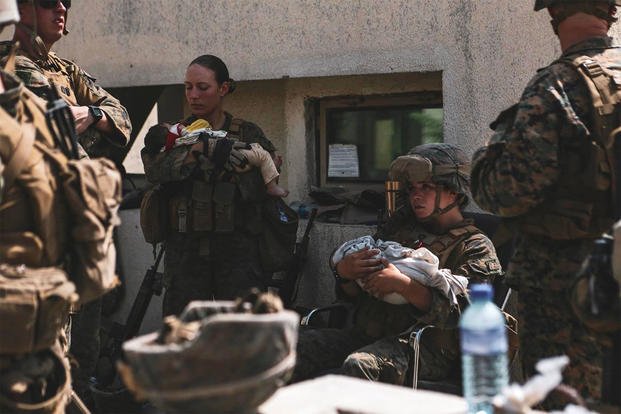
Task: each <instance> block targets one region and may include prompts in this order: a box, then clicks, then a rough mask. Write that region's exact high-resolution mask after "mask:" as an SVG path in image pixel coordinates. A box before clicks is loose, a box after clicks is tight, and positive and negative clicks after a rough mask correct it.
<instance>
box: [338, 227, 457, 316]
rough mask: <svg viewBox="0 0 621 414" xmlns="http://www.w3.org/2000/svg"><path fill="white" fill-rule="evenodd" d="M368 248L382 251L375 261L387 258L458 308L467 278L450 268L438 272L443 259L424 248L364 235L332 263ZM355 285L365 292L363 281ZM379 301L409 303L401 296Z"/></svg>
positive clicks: (342, 249)
mask: <svg viewBox="0 0 621 414" xmlns="http://www.w3.org/2000/svg"><path fill="white" fill-rule="evenodd" d="M365 247H368V248H369V249H377V250H379V253H378V255H377V256H376V258H378V259H379V258H385V259H386V260H388V261H389V262H390V263H392V264H393V265H394V266H395V267H396V268H397V269H399V271H400V272H401V273H403V274H404V275H406V276H408V277H410V278H412V279H414V280H416V281H417V282H419V283H420V284H422V285H424V286H427V287H430V288H436V289H438V290H440V291H441V292H442V294H443V295H444V296H446V297H447V298H448V299H449V301H450V302H451V304H453V305H457V296H458V295H460V294H466V289H467V287H468V279H467V278H466V277H464V276H458V275H453V274H452V273H451V271H450V270H449V269H439V264H440V260H439V259H438V257H437V256H436V255H435V254H433V253H431V251H429V250H428V249H426V248H425V247H421V248H419V249H410V248H408V247H404V246H402V245H401V244H400V243H397V242H393V241H382V240H380V239H378V240H375V239H373V237H371V236H363V237H359V238H357V239H353V240H349V241H347V242H345V243H343V244H342V245H341V246H340V247H339V248H338V249H336V251H335V252H334V254H333V255H332V262H333V263H338V262H340V261H341V260H342V259H343V257H345V256H347V255H350V254H352V253H355V252H357V251H360V250H362V249H364V248H365ZM356 282H357V283H358V285H359V286H360V287H361V288H363V289H364V283H363V280H361V279H356ZM380 299H381V300H383V301H384V302H387V303H391V304H393V305H404V304H406V303H408V302H407V301H406V299H405V298H404V297H403V296H401V295H400V294H398V293H389V294H387V295H385V296H383V297H382V298H380Z"/></svg>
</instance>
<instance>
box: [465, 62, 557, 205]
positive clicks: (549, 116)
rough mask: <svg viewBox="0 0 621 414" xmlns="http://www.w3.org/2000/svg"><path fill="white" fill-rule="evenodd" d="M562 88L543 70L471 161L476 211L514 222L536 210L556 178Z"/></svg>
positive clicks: (498, 121) (555, 78)
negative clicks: (514, 217) (477, 208)
mask: <svg viewBox="0 0 621 414" xmlns="http://www.w3.org/2000/svg"><path fill="white" fill-rule="evenodd" d="M564 86H565V85H563V82H562V81H560V79H558V77H557V76H555V74H554V73H552V72H551V71H549V70H547V71H546V70H544V71H542V72H541V73H540V74H539V75H538V76H536V77H535V78H534V79H533V80H531V82H530V83H529V85H528V86H527V87H526V89H525V90H524V93H523V95H522V97H521V99H520V102H519V103H518V105H517V107H516V108H515V113H509V114H505V116H504V119H503V118H502V117H501V118H500V119H498V120H497V122H496V123H495V124H496V125H495V126H496V128H495V132H494V134H493V136H492V137H491V139H490V141H489V143H488V145H487V146H486V147H483V148H480V149H479V150H478V151H476V152H475V154H474V157H473V161H472V172H471V179H472V195H473V197H474V199H475V200H476V202H477V203H478V204H479V206H481V207H482V208H484V209H486V210H488V211H491V212H493V213H495V214H498V215H501V216H507V217H512V216H517V215H521V214H524V213H526V212H527V211H529V210H530V209H531V208H533V207H535V206H537V205H538V204H539V203H541V201H543V198H544V196H545V194H546V192H547V191H548V190H549V189H550V188H551V187H552V186H553V185H554V184H555V183H556V181H557V179H558V176H559V164H558V140H559V133H560V132H561V129H562V128H564V127H565V126H564V125H565V122H566V121H567V119H566V114H564V108H565V107H567V105H569V102H568V101H567V98H566V97H567V94H566V91H565V90H564V89H563V88H564Z"/></svg>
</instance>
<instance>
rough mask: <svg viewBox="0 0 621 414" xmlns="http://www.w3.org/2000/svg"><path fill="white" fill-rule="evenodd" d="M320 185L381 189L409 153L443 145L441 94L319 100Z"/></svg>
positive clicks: (427, 93)
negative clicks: (394, 163)
mask: <svg viewBox="0 0 621 414" xmlns="http://www.w3.org/2000/svg"><path fill="white" fill-rule="evenodd" d="M319 123H320V125H319V129H320V131H319V135H320V143H319V163H320V182H321V185H322V186H324V185H328V186H330V185H343V186H346V187H356V186H357V185H356V184H362V185H364V186H366V187H369V184H373V183H378V184H379V183H381V182H383V181H384V180H385V179H386V174H387V172H388V168H389V167H390V163H391V162H392V160H393V159H394V158H395V157H397V156H398V155H402V154H405V153H407V152H408V150H410V149H411V148H412V147H414V146H416V145H420V144H424V143H429V142H442V136H443V135H442V125H443V111H442V95H441V92H420V93H414V94H399V95H381V96H348V97H336V98H323V99H320V101H319Z"/></svg>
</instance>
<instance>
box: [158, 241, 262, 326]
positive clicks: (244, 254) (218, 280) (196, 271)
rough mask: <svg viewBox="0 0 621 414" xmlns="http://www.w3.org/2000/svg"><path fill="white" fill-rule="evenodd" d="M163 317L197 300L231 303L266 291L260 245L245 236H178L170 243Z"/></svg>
mask: <svg viewBox="0 0 621 414" xmlns="http://www.w3.org/2000/svg"><path fill="white" fill-rule="evenodd" d="M164 287H165V289H166V292H165V294H164V303H163V309H162V311H163V315H164V316H166V315H178V314H180V313H181V311H183V309H184V308H185V306H186V305H187V304H188V303H189V302H191V301H193V300H212V299H215V300H231V299H235V298H236V297H238V296H243V295H245V294H246V293H247V291H248V290H249V289H251V288H253V287H257V288H259V289H261V290H263V289H264V288H265V278H264V277H263V273H262V269H261V262H260V258H259V245H258V241H257V239H256V238H254V237H251V236H249V235H246V234H243V233H230V234H229V233H227V234H213V233H212V234H209V235H204V234H202V235H199V234H188V233H174V234H173V235H172V236H171V237H169V239H168V240H167V241H166V255H165V258H164Z"/></svg>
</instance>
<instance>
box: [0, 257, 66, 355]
mask: <svg viewBox="0 0 621 414" xmlns="http://www.w3.org/2000/svg"><path fill="white" fill-rule="evenodd" d="M0 297H1V298H2V300H1V301H0V321H2V335H0V354H5V355H6V354H9V355H14V354H27V353H32V352H37V351H41V350H44V349H47V348H50V347H52V346H53V345H54V343H55V342H56V341H57V339H58V337H59V335H60V333H61V331H62V330H63V328H64V325H65V323H66V321H67V317H68V315H69V308H70V307H71V305H72V304H73V303H75V302H76V301H77V298H78V297H77V294H76V290H75V286H74V284H73V283H71V282H70V281H69V279H68V277H67V274H66V273H65V272H64V271H63V270H61V269H59V268H56V267H44V268H36V269H35V268H29V267H26V266H23V265H19V266H12V265H6V264H2V265H0Z"/></svg>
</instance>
